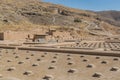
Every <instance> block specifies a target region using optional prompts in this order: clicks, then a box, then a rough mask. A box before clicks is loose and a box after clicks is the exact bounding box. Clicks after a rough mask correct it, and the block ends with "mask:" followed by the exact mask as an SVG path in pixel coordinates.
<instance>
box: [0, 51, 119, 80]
mask: <svg viewBox="0 0 120 80" xmlns="http://www.w3.org/2000/svg"><path fill="white" fill-rule="evenodd" d="M0 80H120V58H119V57H105V56H90V55H80V54H69V53H52V52H39V51H15V50H6V49H2V50H1V52H0Z"/></svg>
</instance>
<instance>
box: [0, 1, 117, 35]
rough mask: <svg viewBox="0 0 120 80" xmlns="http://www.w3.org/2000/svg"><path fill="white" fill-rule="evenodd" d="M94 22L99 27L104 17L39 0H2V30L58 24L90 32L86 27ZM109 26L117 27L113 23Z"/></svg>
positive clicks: (58, 25)
mask: <svg viewBox="0 0 120 80" xmlns="http://www.w3.org/2000/svg"><path fill="white" fill-rule="evenodd" d="M92 22H93V23H95V24H96V25H98V27H99V25H100V24H101V22H102V17H101V16H99V15H98V14H96V13H94V12H92V11H85V10H77V9H73V8H68V7H64V6H61V5H56V4H51V3H45V2H41V1H38V0H0V30H29V29H35V28H41V27H44V28H49V27H50V26H56V27H57V28H58V27H60V28H61V27H64V28H74V29H77V30H79V31H81V32H83V34H84V32H85V34H86V32H89V31H86V27H87V26H88V24H91V23H92ZM104 23H105V24H106V22H104ZM109 26H111V28H112V29H114V28H115V27H114V26H113V25H109ZM107 28H109V27H107ZM111 28H110V29H111ZM107 30H109V29H107ZM114 30H116V28H115V29H114ZM115 32H116V31H115ZM87 34H88V33H87Z"/></svg>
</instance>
